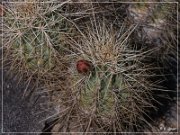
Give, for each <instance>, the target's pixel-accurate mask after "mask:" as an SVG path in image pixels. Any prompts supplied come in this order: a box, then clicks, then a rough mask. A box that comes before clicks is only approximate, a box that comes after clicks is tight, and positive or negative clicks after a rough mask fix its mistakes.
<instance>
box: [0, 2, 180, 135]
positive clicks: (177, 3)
mask: <svg viewBox="0 0 180 135" xmlns="http://www.w3.org/2000/svg"><path fill="white" fill-rule="evenodd" d="M24 2H25V3H32V2H27V1H24ZM24 2H3V1H1V4H2V5H3V4H4V3H24ZM36 3H52V2H49V1H45V2H38V1H37V2H36ZM55 3H59V2H55ZM68 3H125V4H128V3H169V4H171V3H173V4H176V8H177V48H176V49H177V132H86V133H87V134H88V133H100V134H101V133H103V134H105V133H108V134H110V133H115V134H116V133H121V134H126V133H134V134H139V133H145V134H147V133H153V134H154V133H156V134H157V133H160V134H171V133H175V134H176V133H179V130H180V129H178V127H179V125H178V124H179V123H178V121H179V116H178V113H179V111H178V106H179V105H178V100H179V97H178V95H179V76H178V75H179V70H178V69H179V61H178V56H179V47H178V44H179V41H178V38H179V31H178V29H179V23H178V21H179V11H178V9H179V2H68ZM2 24H3V16H2ZM2 31H3V27H2ZM2 35H3V33H2ZM1 43H2V45H3V36H2V39H1ZM1 65H2V66H1V68H2V76H1V79H2V83H1V85H2V88H1V91H2V95H1V100H2V102H1V104H2V105H1V113H2V114H1V133H2V134H4V133H7V134H17V133H19V134H25V133H28V134H40V133H46V134H47V133H57V134H58V133H59V134H60V133H62V134H64V133H72V134H73V133H77V134H79V133H80V134H83V133H84V132H3V91H4V90H3V86H4V85H3V82H4V76H3V75H4V73H3V47H2V61H1Z"/></svg>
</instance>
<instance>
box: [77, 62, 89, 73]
mask: <svg viewBox="0 0 180 135" xmlns="http://www.w3.org/2000/svg"><path fill="white" fill-rule="evenodd" d="M91 67H92V65H91V62H90V61H87V60H79V61H77V64H76V68H77V71H78V72H79V73H81V74H86V73H88V72H89V71H90V70H91Z"/></svg>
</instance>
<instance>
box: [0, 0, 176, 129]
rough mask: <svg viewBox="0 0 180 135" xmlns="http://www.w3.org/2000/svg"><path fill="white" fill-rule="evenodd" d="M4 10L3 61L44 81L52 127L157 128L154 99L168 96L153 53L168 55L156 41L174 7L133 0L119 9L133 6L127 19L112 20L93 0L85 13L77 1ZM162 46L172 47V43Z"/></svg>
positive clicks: (28, 3)
mask: <svg viewBox="0 0 180 135" xmlns="http://www.w3.org/2000/svg"><path fill="white" fill-rule="evenodd" d="M143 2H144V1H143ZM73 4H74V5H73ZM96 4H97V3H96ZM116 4H118V3H116ZM78 5H81V3H78ZM97 5H98V4H97ZM126 5H127V4H126ZM111 6H112V5H111ZM121 6H122V7H123V4H120V7H121ZM90 7H91V9H90V10H88V9H86V8H90ZM112 7H113V6H112ZM114 7H117V5H116V6H114ZM125 7H126V6H125ZM0 8H1V6H0ZM3 8H4V9H3V10H2V8H1V9H0V15H1V14H2V11H5V12H3V14H2V15H3V49H4V54H3V56H4V57H3V58H4V60H5V62H4V66H6V64H7V65H8V68H9V69H10V70H11V69H12V70H11V71H13V72H14V71H15V72H20V73H26V77H29V76H32V75H31V74H34V78H33V79H35V80H36V79H37V80H38V81H39V83H40V84H41V86H42V85H43V88H45V90H43V91H42V92H47V93H48V94H49V96H50V98H51V101H52V104H53V105H54V106H56V108H57V110H58V113H57V114H54V115H53V116H50V118H51V117H55V118H57V121H55V123H54V124H53V125H55V126H54V127H55V128H56V129H53V130H52V131H54V130H55V131H58V132H134V131H143V128H145V127H151V122H150V121H148V120H150V116H149V114H150V113H151V112H152V111H154V110H156V109H157V108H156V106H155V105H156V104H159V102H158V101H156V99H157V97H158V96H161V95H163V96H166V94H164V93H165V92H166V88H164V87H162V86H160V83H161V81H162V80H163V79H164V78H165V75H164V74H163V70H162V69H163V67H161V66H160V64H159V63H158V62H157V61H156V60H155V59H154V58H156V57H157V56H156V54H155V52H158V53H161V55H158V57H161V58H162V57H166V54H162V53H163V52H162V49H161V50H158V49H157V46H155V45H154V46H153V45H152V44H153V40H154V39H156V38H162V33H163V32H164V31H163V27H164V26H165V24H166V23H167V18H168V17H167V16H171V15H172V14H171V12H170V11H171V10H173V8H172V7H170V8H169V7H168V8H167V5H165V4H160V5H159V4H158V5H157V4H155V3H154V4H150V3H137V4H134V5H132V3H131V4H129V6H128V8H127V9H123V8H122V9H121V10H122V11H124V10H127V11H128V12H127V14H128V15H126V18H125V19H123V20H118V19H119V18H118V17H117V18H118V19H117V18H116V19H115V20H114V21H112V20H111V19H112V18H110V19H108V17H107V16H106V17H102V16H101V15H103V12H105V10H104V9H100V8H102V7H98V8H96V7H93V3H87V5H86V4H85V3H84V4H83V6H82V11H81V8H80V9H79V7H78V10H77V7H76V4H75V3H68V2H66V1H65V2H64V1H63V2H57V1H56V0H52V1H51V2H45V1H43V0H42V1H39V2H36V1H35V0H29V1H26V2H22V1H19V2H16V3H7V4H5V5H4V6H3ZM71 8H72V9H71ZM96 9H98V10H97V11H96ZM72 11H77V13H71V12H72ZM78 13H79V14H78ZM77 14H78V15H79V16H78V17H77ZM115 14H117V13H116V12H115ZM68 15H69V16H68ZM73 15H74V16H73ZM110 15H112V14H110ZM117 20H118V21H119V22H118V23H114V22H115V21H117ZM130 20H131V21H130ZM124 21H125V23H124ZM77 22H78V23H77ZM126 22H128V23H126ZM137 22H138V23H137ZM145 23H147V24H148V25H143V24H145ZM149 26H151V27H149ZM140 29H141V30H142V29H143V32H144V33H145V35H146V38H145V39H144V40H143V41H144V42H143V43H145V44H143V43H140V41H141V40H138V42H136V40H137V39H140V38H142V35H143V33H140V32H139V30H140ZM141 32H142V31H141ZM166 32H167V31H166ZM172 32H173V31H172ZM167 36H168V37H169V35H167ZM163 39H164V37H163ZM147 41H148V43H147ZM149 41H150V42H149ZM163 41H165V43H164V44H166V43H167V41H166V40H163ZM168 43H169V42H168ZM149 44H151V45H152V46H151V48H150V47H147V46H148V45H149ZM164 44H163V45H164ZM146 45H147V46H146ZM159 45H162V44H159ZM167 47H168V48H167ZM162 48H166V49H167V50H174V45H172V46H171V45H169V44H168V45H166V46H163V47H162ZM170 53H172V52H170ZM162 60H163V58H162ZM157 63H158V64H157ZM9 66H10V67H9ZM28 79H29V78H28ZM37 86H39V85H37ZM159 91H160V92H159ZM40 93H41V92H40ZM155 94H156V95H155ZM158 94H159V95H158ZM154 96H156V97H154Z"/></svg>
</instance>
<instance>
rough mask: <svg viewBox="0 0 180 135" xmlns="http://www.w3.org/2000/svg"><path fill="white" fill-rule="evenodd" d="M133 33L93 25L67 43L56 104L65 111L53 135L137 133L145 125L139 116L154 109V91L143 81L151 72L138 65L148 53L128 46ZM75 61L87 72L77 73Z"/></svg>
mask: <svg viewBox="0 0 180 135" xmlns="http://www.w3.org/2000/svg"><path fill="white" fill-rule="evenodd" d="M135 28H136V26H134V25H133V26H131V27H130V28H128V27H127V26H125V25H123V26H122V27H120V28H116V30H115V29H114V28H113V26H110V25H109V24H108V23H106V22H105V21H103V23H102V22H101V23H100V22H98V21H97V22H95V23H93V24H92V26H91V27H90V26H88V27H87V28H86V29H84V32H81V34H82V37H80V38H79V39H78V40H72V41H70V48H69V49H70V50H72V54H71V55H69V57H68V59H67V61H69V63H70V64H69V68H68V71H66V75H67V77H66V80H65V82H64V85H63V86H65V89H63V88H62V87H61V86H59V95H63V96H59V97H58V98H59V100H58V101H56V102H58V103H57V104H61V107H63V108H66V109H64V110H66V111H60V114H59V115H60V117H59V119H62V118H64V119H63V120H62V121H61V122H60V125H61V126H60V127H59V129H58V130H59V131H67V130H68V129H70V132H72V131H74V130H75V132H78V131H83V132H91V131H95V132H99V131H104V132H107V131H113V132H117V131H119V132H121V131H126V132H127V131H135V130H139V131H140V130H141V126H142V127H143V124H145V125H148V124H149V123H148V122H147V121H146V119H145V116H148V110H149V108H151V109H153V108H155V107H154V106H153V104H152V102H154V100H153V97H152V95H153V94H152V91H153V90H154V89H155V87H156V83H155V82H151V81H150V77H149V76H151V74H152V71H153V70H154V69H155V67H151V66H148V65H146V63H145V62H144V60H145V58H147V57H149V56H150V54H151V53H152V52H153V49H152V50H148V51H144V50H143V48H142V49H137V48H136V45H134V44H132V42H131V40H130V36H131V34H132V33H133V31H134V30H135ZM117 29H118V30H117ZM80 59H81V60H80ZM79 61H81V62H82V61H86V62H89V64H87V65H91V68H88V70H89V71H88V72H79V71H78V70H79V69H77V67H76V66H75V65H76V64H77V63H78V64H79ZM58 84H59V83H58ZM56 94H57V93H56ZM71 121H75V122H73V124H72V123H71ZM70 123H71V124H70ZM72 125H73V127H72ZM74 128H75V129H74ZM71 129H72V130H71Z"/></svg>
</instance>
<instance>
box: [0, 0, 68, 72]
mask: <svg viewBox="0 0 180 135" xmlns="http://www.w3.org/2000/svg"><path fill="white" fill-rule="evenodd" d="M60 12H61V6H60V5H59V4H58V5H56V4H55V3H38V2H35V1H28V2H17V3H8V6H7V8H6V14H5V15H4V17H3V18H4V26H3V27H4V33H5V34H4V44H5V45H4V50H5V53H6V54H5V60H6V59H9V56H12V64H15V63H16V62H17V63H21V62H22V63H23V64H22V66H19V67H18V68H20V69H21V68H22V67H23V68H25V69H27V70H28V71H31V72H35V71H37V70H38V72H47V71H48V70H50V69H52V68H53V67H54V66H55V62H56V60H57V55H59V54H58V53H60V52H61V49H62V46H63V45H61V44H63V39H62V37H63V33H65V32H67V31H68V30H69V29H70V27H69V28H68V27H67V23H66V21H65V19H64V18H63V16H62V15H61V14H60ZM15 61H16V62H15ZM13 66H14V65H13ZM21 71H23V70H21Z"/></svg>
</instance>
